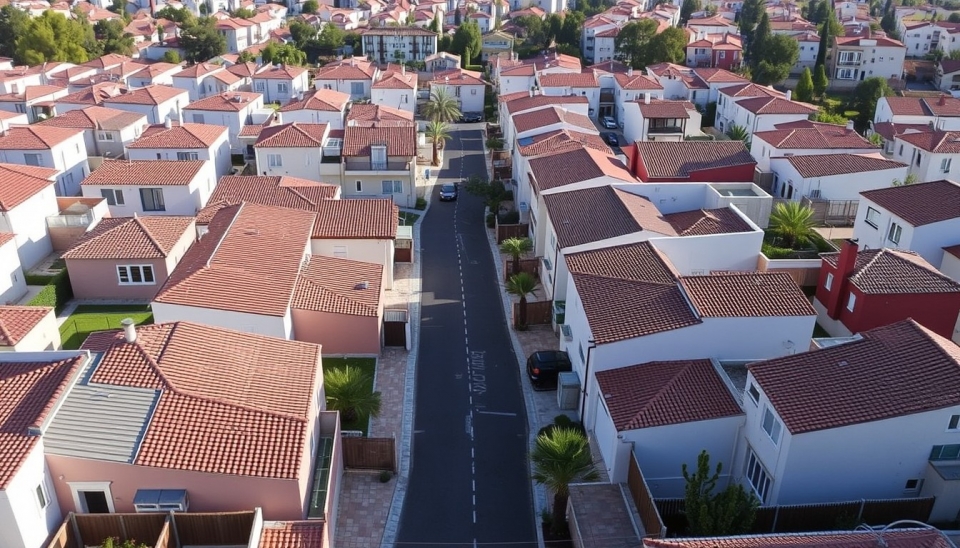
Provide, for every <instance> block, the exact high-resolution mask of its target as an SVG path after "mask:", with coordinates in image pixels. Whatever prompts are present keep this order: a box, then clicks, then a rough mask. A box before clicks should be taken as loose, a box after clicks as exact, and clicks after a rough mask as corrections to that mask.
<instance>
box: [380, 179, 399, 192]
mask: <svg viewBox="0 0 960 548" xmlns="http://www.w3.org/2000/svg"><path fill="white" fill-rule="evenodd" d="M388 186H389V187H390V188H389V189H388V188H387V187H388ZM380 193H381V194H386V195H393V194H403V181H399V180H388V181H380Z"/></svg>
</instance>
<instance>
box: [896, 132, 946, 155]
mask: <svg viewBox="0 0 960 548" xmlns="http://www.w3.org/2000/svg"><path fill="white" fill-rule="evenodd" d="M897 138H898V139H900V140H901V141H905V142H907V143H910V144H911V145H913V146H915V147H917V148H921V149H923V150H926V151H928V152H934V153H937V154H958V153H960V131H924V132H920V133H904V134H902V135H898V136H897Z"/></svg>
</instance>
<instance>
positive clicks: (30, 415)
mask: <svg viewBox="0 0 960 548" xmlns="http://www.w3.org/2000/svg"><path fill="white" fill-rule="evenodd" d="M82 362H83V357H80V356H78V357H76V358H70V359H64V360H57V361H47V362H32V363H31V362H8V361H3V362H0V377H2V378H3V382H0V424H3V429H2V430H0V490H6V488H7V486H8V485H9V483H10V481H11V480H12V479H13V478H14V476H16V474H17V472H18V471H19V470H20V466H21V465H22V464H23V461H24V460H26V458H27V456H29V455H30V452H31V451H33V449H34V447H36V444H37V442H38V441H39V440H40V436H38V435H34V434H31V433H30V430H31V429H33V428H39V427H40V425H41V424H42V423H43V421H44V420H45V419H46V418H47V415H48V414H49V413H50V412H51V411H52V410H53V407H54V405H55V403H56V401H57V399H58V398H59V397H60V396H61V395H62V394H63V393H64V391H65V390H66V389H67V386H68V384H69V383H70V379H71V378H72V376H73V374H74V373H75V372H76V370H77V369H78V368H79V367H80V364H81V363H82Z"/></svg>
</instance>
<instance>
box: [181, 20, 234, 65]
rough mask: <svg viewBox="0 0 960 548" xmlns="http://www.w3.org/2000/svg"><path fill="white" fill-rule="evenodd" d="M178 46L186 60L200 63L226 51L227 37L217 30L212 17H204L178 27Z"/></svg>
mask: <svg viewBox="0 0 960 548" xmlns="http://www.w3.org/2000/svg"><path fill="white" fill-rule="evenodd" d="M183 11H186V10H183ZM180 47H181V48H183V51H184V53H185V54H186V57H187V61H190V62H191V63H202V62H204V61H208V60H210V59H213V58H214V57H216V56H218V55H222V54H223V52H225V51H227V39H226V38H224V37H223V36H221V35H220V33H219V32H218V31H217V28H216V22H215V21H214V20H213V18H211V17H204V18H201V19H198V20H197V22H196V23H195V24H193V25H189V26H187V27H186V28H183V27H181V28H180Z"/></svg>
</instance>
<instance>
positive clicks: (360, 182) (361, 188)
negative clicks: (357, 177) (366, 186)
mask: <svg viewBox="0 0 960 548" xmlns="http://www.w3.org/2000/svg"><path fill="white" fill-rule="evenodd" d="M357 192H363V181H357Z"/></svg>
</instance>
